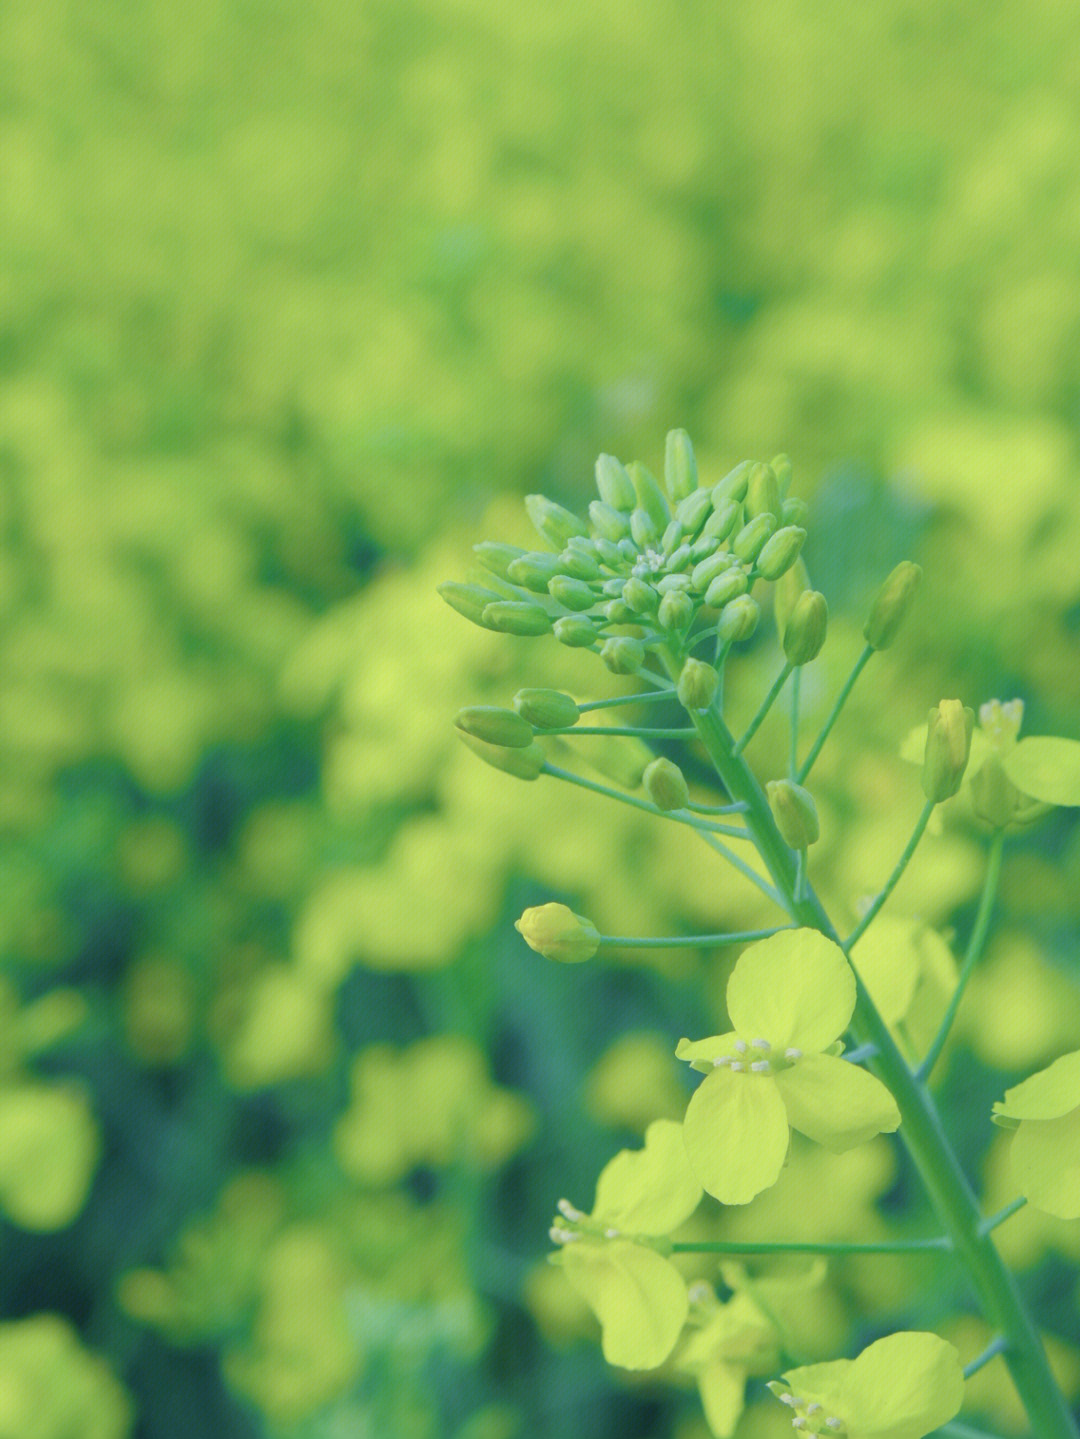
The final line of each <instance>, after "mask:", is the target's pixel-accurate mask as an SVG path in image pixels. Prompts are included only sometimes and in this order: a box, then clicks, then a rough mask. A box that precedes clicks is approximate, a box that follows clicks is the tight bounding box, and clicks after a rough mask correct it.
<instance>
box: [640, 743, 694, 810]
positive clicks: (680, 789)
mask: <svg viewBox="0 0 1080 1439" xmlns="http://www.w3.org/2000/svg"><path fill="white" fill-rule="evenodd" d="M641 782H642V784H643V785H644V786H645V793H646V794H647V795H648V796H649V798H650V799H651V800H652V802H653V804H654V805H655V806H656V808H657V809H663V810H670V809H685V808H686V806H687V805H688V804H689V803H690V791H689V790H688V789H687V787H686V780H685V779H684V777H683V772H682V770H681V769H680V768H679V766H678V765H677V764H672V762H671V760H669V759H664V758H663V756H661V757H660V758H659V759H654V760H653V762H652V763H651V764H649V765H647V766H646V768H645V773H644V774H643V775H642V776H641Z"/></svg>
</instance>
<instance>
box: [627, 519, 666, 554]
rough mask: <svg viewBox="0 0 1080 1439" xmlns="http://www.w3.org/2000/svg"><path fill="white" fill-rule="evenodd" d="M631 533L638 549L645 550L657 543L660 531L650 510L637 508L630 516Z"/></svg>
mask: <svg viewBox="0 0 1080 1439" xmlns="http://www.w3.org/2000/svg"><path fill="white" fill-rule="evenodd" d="M630 534H631V536H632V537H633V541H634V544H635V545H637V547H638V549H641V550H644V549H647V548H648V547H649V545H655V544H656V540H657V536H658V534H659V531H658V530H657V528H656V523H655V521H654V520H653V517H652V515H650V514H649V512H648V510H644V509H636V510H635V511H634V512H633V514H632V515H631V516H630Z"/></svg>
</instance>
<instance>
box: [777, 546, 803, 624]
mask: <svg viewBox="0 0 1080 1439" xmlns="http://www.w3.org/2000/svg"><path fill="white" fill-rule="evenodd" d="M809 588H810V576H809V574H808V573H807V569H806V566H805V565H804V564H803V561H802V556H801V555H800V556H799V558H798V559H797V560H796V561H795V563H794V564H793V565H792V567H791V569H790V570H788V571H786V573H784V574H782V575H781V576H780V578H779V579H778V580H777V582H776V587H775V588H774V590H773V614H774V615H775V616H776V630H777V633H778V634H781V635H782V634H785V633H786V631H787V627H788V620H790V619H791V614H792V611H793V610H794V608H795V603H796V601H797V600H798V598H799V596H800V595H801V594H802V593H803V592H804V591H805V590H808V589H809Z"/></svg>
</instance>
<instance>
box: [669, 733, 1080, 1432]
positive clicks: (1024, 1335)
mask: <svg viewBox="0 0 1080 1439" xmlns="http://www.w3.org/2000/svg"><path fill="white" fill-rule="evenodd" d="M693 720H694V724H695V727H696V728H697V731H698V734H699V736H700V738H701V740H702V743H703V744H704V746H705V748H706V750H707V751H708V754H709V757H710V759H711V760H712V762H713V765H714V766H715V768H716V772H717V774H718V775H719V776H720V779H721V780H722V781H723V784H724V787H725V788H726V789H727V791H728V793H729V794H730V795H731V797H732V799H733V800H745V801H746V803H747V805H748V810H747V824H748V825H749V827H750V828H751V829H752V830H753V832H754V836H755V839H756V841H757V845H758V849H759V852H760V853H761V856H762V858H763V860H764V862H765V865H766V868H767V869H768V871H769V873H770V874H771V875H772V877H773V881H774V883H775V884H776V887H777V889H778V890H779V891H780V892H781V893H782V894H783V895H784V896H786V898H787V900H788V903H789V908H790V911H791V913H792V914H793V915H794V917H795V918H796V919H797V920H798V921H799V923H800V924H802V925H805V926H807V927H808V928H812V929H816V930H818V931H820V933H822V934H824V935H825V936H826V937H827V938H829V939H831V940H832V941H833V942H834V943H836V944H839V943H840V941H839V938H838V936H837V933H836V929H835V927H834V926H833V924H832V921H831V920H830V919H829V916H828V914H827V913H826V912H825V910H824V909H823V907H822V905H821V902H820V900H819V899H818V898H817V895H816V894H815V893H814V890H813V888H812V887H811V888H808V889H807V893H806V896H805V897H804V898H803V899H802V900H800V901H799V902H798V903H796V901H795V898H794V892H793V891H794V880H795V857H794V855H793V854H792V851H791V850H790V849H789V848H788V846H787V845H786V844H785V843H784V841H783V839H782V838H781V836H780V833H779V831H778V830H777V828H776V825H775V823H774V821H773V818H772V814H771V812H770V810H769V805H768V801H767V799H766V797H765V795H764V793H763V791H762V789H761V786H760V785H759V784H758V781H757V779H756V778H755V777H754V775H753V774H752V773H751V771H750V770H749V769H748V768H747V766H746V764H745V763H744V762H743V761H742V760H741V759H737V758H736V757H735V756H734V755H733V754H732V753H731V750H732V740H731V735H730V733H729V732H728V731H727V727H726V726H725V725H724V722H723V720H722V719H721V718H720V716H719V715H718V714H717V713H716V711H715V709H709V710H702V711H699V712H698V713H696V714H695V715H694V716H693ZM855 987H856V1001H855V1013H854V1015H853V1017H852V1024H851V1028H852V1031H853V1033H854V1035H855V1039H856V1042H857V1043H860V1044H862V1043H867V1042H872V1043H874V1044H876V1045H877V1047H878V1053H877V1054H876V1055H875V1056H874V1057H873V1058H872V1059H870V1060H868V1065H869V1068H870V1069H871V1071H872V1072H873V1073H874V1074H876V1076H877V1077H878V1078H879V1079H880V1080H881V1081H882V1083H883V1084H885V1086H886V1087H887V1088H888V1089H889V1090H890V1092H891V1093H892V1096H893V1098H894V1099H895V1100H896V1103H897V1106H898V1107H899V1109H900V1115H901V1121H902V1122H901V1126H900V1137H901V1139H902V1141H903V1142H904V1144H905V1145H906V1147H907V1150H908V1153H909V1154H910V1155H911V1158H912V1162H913V1163H914V1165H915V1168H916V1169H917V1170H918V1172H919V1175H920V1177H921V1179H922V1181H923V1185H924V1186H925V1189H926V1192H927V1195H928V1197H929V1199H930V1201H931V1203H932V1205H933V1207H934V1209H935V1211H936V1212H937V1215H938V1217H939V1219H940V1220H941V1221H942V1224H943V1226H944V1228H945V1229H946V1231H947V1233H948V1234H949V1235H950V1236H951V1238H952V1242H953V1244H954V1246H955V1249H956V1252H957V1255H958V1256H959V1258H960V1260H961V1262H962V1263H963V1265H964V1268H965V1269H966V1270H967V1272H968V1275H969V1276H970V1279H971V1283H972V1285H973V1287H974V1289H975V1291H976V1293H977V1294H978V1297H979V1300H980V1302H981V1305H982V1308H983V1312H984V1314H985V1317H986V1319H987V1320H988V1322H989V1323H990V1324H992V1325H993V1327H994V1329H995V1330H998V1331H1000V1332H1001V1333H1002V1334H1003V1335H1004V1336H1005V1338H1006V1339H1007V1340H1008V1344H1009V1347H1008V1349H1007V1350H1006V1351H1005V1355H1004V1359H1005V1363H1006V1365H1007V1366H1008V1369H1009V1372H1010V1374H1011V1375H1012V1379H1013V1383H1014V1384H1015V1385H1016V1389H1017V1392H1018V1393H1019V1395H1020V1398H1021V1401H1022V1402H1023V1404H1024V1407H1025V1409H1026V1410H1027V1414H1028V1418H1029V1419H1030V1421H1031V1425H1032V1428H1033V1430H1034V1432H1035V1433H1036V1434H1037V1435H1038V1436H1039V1439H1080V1432H1078V1431H1077V1427H1076V1424H1075V1423H1074V1421H1073V1419H1072V1417H1071V1415H1070V1413H1069V1410H1068V1408H1067V1406H1066V1404H1065V1400H1064V1398H1063V1397H1062V1393H1061V1390H1060V1389H1059V1388H1058V1386H1057V1383H1056V1382H1055V1380H1054V1376H1053V1374H1052V1373H1051V1371H1050V1366H1049V1364H1048V1362H1047V1358H1046V1352H1045V1350H1044V1349H1043V1346H1042V1341H1041V1340H1040V1338H1039V1334H1038V1331H1037V1330H1036V1328H1035V1325H1034V1323H1033V1321H1032V1318H1031V1316H1030V1314H1029V1313H1028V1311H1027V1308H1026V1307H1025V1305H1024V1302H1023V1300H1022V1299H1021V1297H1020V1294H1019V1291H1018V1289H1017V1287H1016V1283H1015V1280H1014V1279H1013V1276H1012V1274H1011V1273H1010V1271H1009V1269H1008V1268H1007V1267H1006V1266H1005V1264H1004V1263H1003V1262H1002V1259H1001V1256H1000V1255H999V1254H998V1252H997V1250H996V1248H995V1247H994V1242H993V1239H992V1238H991V1236H990V1235H989V1234H983V1233H980V1229H979V1226H980V1223H981V1216H980V1214H979V1207H978V1202H977V1200H976V1198H975V1195H974V1193H973V1192H972V1189H971V1186H970V1185H969V1183H968V1181H967V1178H966V1176H965V1175H964V1172H963V1170H962V1169H961V1168H960V1164H959V1161H958V1160H957V1157H956V1154H955V1152H954V1150H953V1148H952V1146H951V1145H950V1143H949V1141H948V1139H947V1138H946V1135H945V1133H944V1130H943V1128H942V1124H941V1119H940V1116H939V1115H938V1112H937V1107H936V1106H935V1104H934V1101H933V1098H932V1097H931V1095H930V1092H929V1091H928V1090H927V1088H926V1087H925V1086H924V1085H922V1084H920V1083H919V1082H918V1081H917V1080H916V1078H915V1076H914V1075H913V1074H912V1072H911V1070H910V1069H909V1067H908V1065H907V1062H906V1061H905V1059H904V1057H903V1055H902V1054H901V1053H900V1051H899V1049H897V1047H896V1044H895V1042H894V1040H893V1037H892V1034H891V1033H890V1031H889V1027H888V1025H887V1024H886V1023H885V1021H884V1020H883V1019H882V1018H881V1015H880V1014H879V1013H878V1010H877V1007H876V1006H875V1004H874V1002H873V1000H872V999H871V997H870V995H869V994H868V992H867V990H866V988H865V986H864V985H863V984H862V982H861V980H860V979H859V977H858V975H857V974H856V976H855Z"/></svg>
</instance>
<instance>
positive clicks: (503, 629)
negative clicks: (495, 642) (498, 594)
mask: <svg viewBox="0 0 1080 1439" xmlns="http://www.w3.org/2000/svg"><path fill="white" fill-rule="evenodd" d="M483 618H484V624H485V625H487V627H488V629H491V630H499V631H500V633H502V634H504V635H547V634H550V633H551V616H550V615H549V614H548V612H547V610H545V609H541V607H540V606H539V605H531V604H529V602H528V601H527V600H496V601H495V603H494V604H490V605H488V606H487V607H486V609H485V610H484V616H483Z"/></svg>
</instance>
